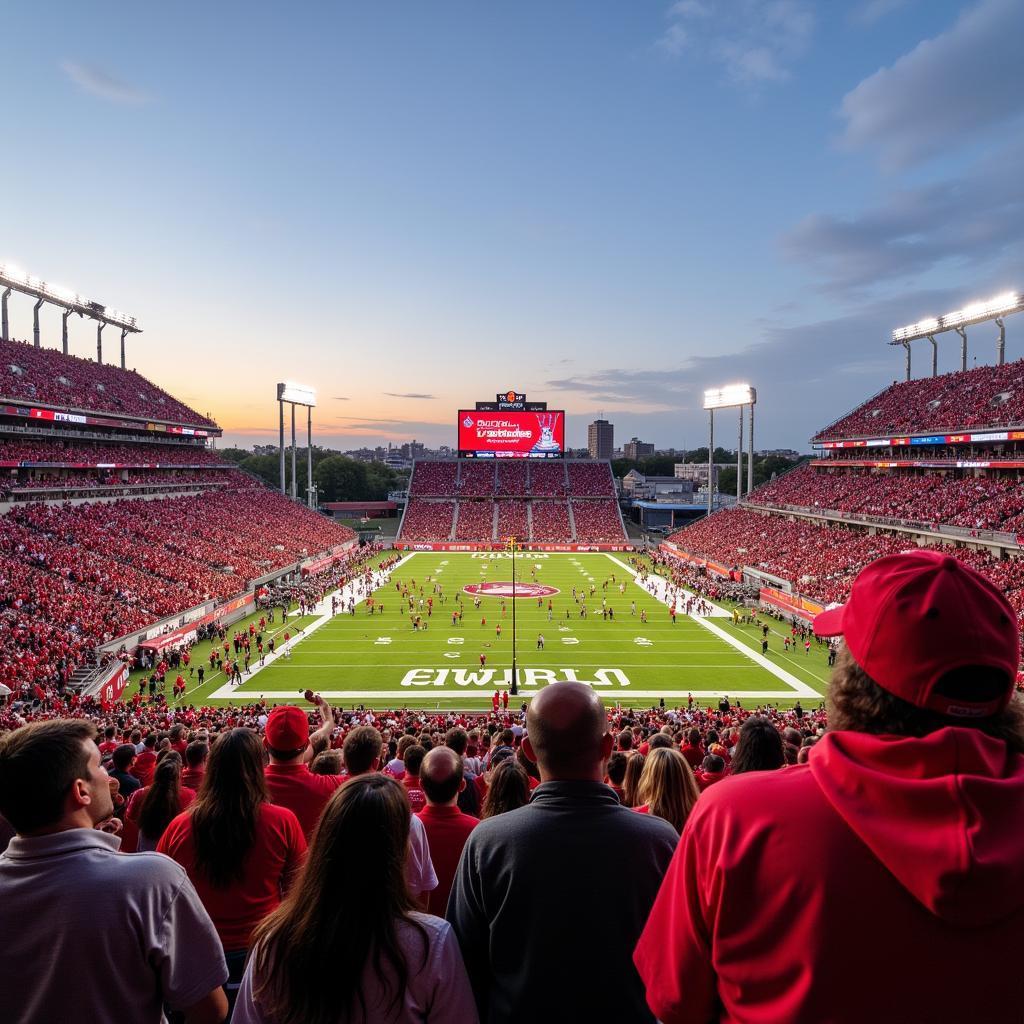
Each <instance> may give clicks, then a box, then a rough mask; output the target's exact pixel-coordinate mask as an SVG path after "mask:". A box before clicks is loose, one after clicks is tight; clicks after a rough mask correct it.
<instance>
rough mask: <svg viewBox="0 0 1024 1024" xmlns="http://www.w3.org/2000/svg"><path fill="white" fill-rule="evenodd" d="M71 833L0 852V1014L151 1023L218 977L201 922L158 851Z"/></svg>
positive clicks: (205, 920)
mask: <svg viewBox="0 0 1024 1024" xmlns="http://www.w3.org/2000/svg"><path fill="white" fill-rule="evenodd" d="M120 846H121V840H120V839H119V838H117V837H116V836H110V835H107V834H105V833H103V832H97V831H96V830H94V829H87V828H75V829H69V830H68V831H66V832H57V833H55V834H53V835H48V836H39V837H36V838H23V837H21V836H15V838H14V839H12V840H11V842H10V845H9V846H8V847H7V850H6V851H5V852H4V853H3V855H0V935H2V936H3V940H2V948H3V953H2V955H0V1021H3V1022H4V1024H29V1022H38V1021H74V1020H83V1021H88V1022H89V1024H106V1022H108V1021H109V1022H110V1024H125V1022H126V1021H133V1022H135V1021H137V1022H139V1024H150V1022H152V1024H157V1022H160V1021H162V1020H163V1019H164V1016H163V1009H162V1004H163V1003H164V1002H167V1003H168V1004H170V1005H171V1006H172V1007H173V1008H175V1009H184V1008H185V1007H187V1006H191V1005H193V1004H194V1003H197V1002H198V1001H199V1000H200V999H202V998H203V997H204V996H205V995H207V994H208V993H210V992H212V991H213V990H214V989H215V988H217V987H218V986H220V985H223V984H224V983H225V982H226V981H227V978H228V972H227V966H226V964H225V962H224V953H223V950H222V949H221V944H220V940H219V939H218V938H217V932H216V930H215V929H214V927H213V922H212V921H211V920H210V917H209V915H208V914H207V913H206V911H205V910H204V909H203V905H202V903H200V901H199V897H198V896H197V895H196V891H195V889H194V888H193V887H192V883H191V882H190V881H189V880H188V878H187V876H186V875H185V872H184V871H183V870H182V868H181V867H180V866H179V865H178V864H176V863H175V862H174V861H172V860H171V859H170V858H169V857H165V856H164V855H163V854H160V853H136V854H121V853H118V850H119V848H120Z"/></svg>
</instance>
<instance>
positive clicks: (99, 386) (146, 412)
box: [0, 340, 216, 427]
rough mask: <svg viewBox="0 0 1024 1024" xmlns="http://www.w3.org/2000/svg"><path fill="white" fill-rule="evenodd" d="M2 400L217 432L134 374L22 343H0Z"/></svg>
mask: <svg viewBox="0 0 1024 1024" xmlns="http://www.w3.org/2000/svg"><path fill="white" fill-rule="evenodd" d="M0 398H10V399H13V400H15V401H17V402H20V403H25V402H38V403H40V404H43V405H53V406H57V407H59V408H61V409H81V410H85V411H88V412H113V413H121V414H122V415H125V416H134V417H141V418H148V419H153V420H161V421H166V422H170V423H181V424H188V425H190V426H199V427H215V426H216V424H215V423H214V422H213V420H211V419H209V418H207V417H206V416H202V415H200V414H199V413H197V412H196V411H195V410H194V409H190V408H189V407H188V406H187V405H185V404H184V403H183V402H179V401H178V400H177V399H176V398H173V397H172V396H171V395H169V394H168V393H167V392H166V391H164V390H163V389H162V388H158V387H157V386H156V385H155V384H152V383H151V382H150V381H148V380H146V378H145V377H143V376H141V374H138V373H136V372H135V371H134V370H122V369H121V368H120V367H117V366H112V365H106V364H104V365H100V364H98V363H94V362H93V361H92V360H91V359H80V358H79V357H78V356H71V355H68V356H66V355H64V353H63V352H59V351H57V350H56V349H52V348H36V347H35V346H34V345H30V344H28V343H27V342H20V341H3V340H0Z"/></svg>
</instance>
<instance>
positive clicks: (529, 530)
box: [526, 501, 533, 540]
mask: <svg viewBox="0 0 1024 1024" xmlns="http://www.w3.org/2000/svg"><path fill="white" fill-rule="evenodd" d="M526 536H527V537H529V538H530V540H533V502H532V501H528V502H527V503H526Z"/></svg>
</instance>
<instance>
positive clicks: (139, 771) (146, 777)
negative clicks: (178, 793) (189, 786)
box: [132, 732, 195, 788]
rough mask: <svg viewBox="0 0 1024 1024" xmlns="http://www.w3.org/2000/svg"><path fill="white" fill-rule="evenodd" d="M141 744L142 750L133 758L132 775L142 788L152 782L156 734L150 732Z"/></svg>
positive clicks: (154, 765) (154, 768)
mask: <svg viewBox="0 0 1024 1024" xmlns="http://www.w3.org/2000/svg"><path fill="white" fill-rule="evenodd" d="M142 743H143V746H142V750H141V751H140V752H139V754H138V755H137V756H136V758H135V768H134V770H133V772H132V774H133V775H134V776H135V778H137V779H138V780H139V782H141V783H142V784H143V785H144V786H148V785H149V784H150V783H151V782H152V781H153V772H154V771H155V770H156V733H155V732H151V733H150V734H149V735H148V736H147V737H146V738H145V739H144V740H143V741H142ZM193 788H195V787H193Z"/></svg>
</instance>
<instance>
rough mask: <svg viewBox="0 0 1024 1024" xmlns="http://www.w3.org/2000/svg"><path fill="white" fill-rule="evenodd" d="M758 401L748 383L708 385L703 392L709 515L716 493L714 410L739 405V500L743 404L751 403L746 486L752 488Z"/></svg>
mask: <svg viewBox="0 0 1024 1024" xmlns="http://www.w3.org/2000/svg"><path fill="white" fill-rule="evenodd" d="M756 401H757V391H756V389H755V388H752V387H751V386H750V385H749V384H729V385H727V386H726V387H724V388H709V389H708V390H707V391H705V392H704V408H705V409H707V410H708V416H709V420H710V427H709V429H708V515H711V512H712V510H713V507H714V506H713V504H712V502H713V496H714V492H713V491H712V489H711V488H712V483H711V478H712V475H713V473H714V458H715V410H716V409H734V408H736V407H737V406H739V410H740V429H739V446H738V449H737V452H736V500H737V503H738V502H739V499H740V494H741V488H742V472H743V407H744V406H745V405H749V406H750V451H749V452H748V453H747V489H748V490H750V489H751V488H752V486H753V482H754V403H755V402H756Z"/></svg>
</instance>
